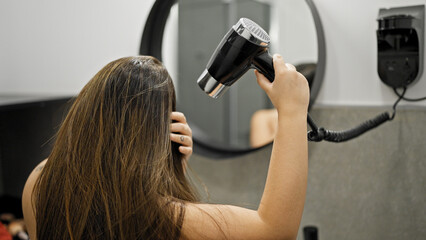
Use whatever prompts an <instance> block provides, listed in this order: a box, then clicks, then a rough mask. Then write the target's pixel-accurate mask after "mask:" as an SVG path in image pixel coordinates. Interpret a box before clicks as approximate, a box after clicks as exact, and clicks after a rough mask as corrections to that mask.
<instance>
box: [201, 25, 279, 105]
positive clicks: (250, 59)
mask: <svg viewBox="0 0 426 240" xmlns="http://www.w3.org/2000/svg"><path fill="white" fill-rule="evenodd" d="M269 42H270V37H269V35H268V34H267V33H266V32H265V30H263V29H262V28H261V27H260V26H259V25H257V24H256V23H255V22H253V21H251V20H250V19H248V18H241V19H240V20H239V21H238V22H237V24H235V25H234V26H233V27H232V28H231V29H230V30H229V31H228V33H227V34H226V35H225V37H224V38H223V39H222V41H221V42H220V43H219V46H218V47H217V48H216V50H215V51H214V53H213V55H212V57H211V58H210V61H209V62H208V64H207V67H206V69H205V70H204V72H203V73H202V74H201V76H200V77H199V78H198V81H197V82H198V85H199V86H200V87H201V89H203V91H204V92H206V93H207V94H208V95H209V96H211V97H213V98H218V97H220V96H222V95H223V93H225V91H226V90H227V89H228V88H229V87H230V86H231V85H232V84H233V83H234V82H236V81H237V80H238V79H239V78H240V77H241V76H242V75H243V74H244V73H246V72H247V71H248V70H249V69H251V68H255V69H257V70H259V72H261V73H262V74H263V75H265V76H266V77H267V78H268V79H269V81H271V82H272V81H274V77H275V76H274V67H273V63H272V56H271V55H269V51H268V48H269Z"/></svg>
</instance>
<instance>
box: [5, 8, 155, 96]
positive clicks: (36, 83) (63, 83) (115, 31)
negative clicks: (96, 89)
mask: <svg viewBox="0 0 426 240" xmlns="http://www.w3.org/2000/svg"><path fill="white" fill-rule="evenodd" d="M153 2H154V0H125V1H113V0H90V1H87V0H72V1H58V0H38V1H31V0H13V1H1V2H0V94H46V93H47V94H53V95H57V94H76V93H78V92H79V91H80V89H81V88H82V87H83V86H84V85H85V84H86V83H87V82H88V81H89V80H90V78H91V77H92V76H93V75H94V74H95V73H96V72H97V71H99V70H100V69H101V68H102V67H103V66H104V65H105V64H107V63H108V62H110V61H112V60H114V59H116V58H119V57H124V56H130V55H137V54H138V51H139V44H140V39H141V36H142V30H143V27H144V23H145V20H146V18H147V16H148V13H149V10H150V9H151V7H152V4H153Z"/></svg>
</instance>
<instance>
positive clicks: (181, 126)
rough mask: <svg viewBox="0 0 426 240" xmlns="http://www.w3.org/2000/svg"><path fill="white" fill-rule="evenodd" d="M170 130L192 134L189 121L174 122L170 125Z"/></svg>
mask: <svg viewBox="0 0 426 240" xmlns="http://www.w3.org/2000/svg"><path fill="white" fill-rule="evenodd" d="M170 132H174V133H181V134H184V135H188V136H192V130H191V128H190V127H189V126H188V124H187V123H179V122H176V123H172V124H171V125H170Z"/></svg>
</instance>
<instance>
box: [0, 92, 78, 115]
mask: <svg viewBox="0 0 426 240" xmlns="http://www.w3.org/2000/svg"><path fill="white" fill-rule="evenodd" d="M72 97H73V96H71V95H47V94H46V95H27V94H0V111H4V110H10V109H17V108H25V107H30V106H33V105H39V104H44V103H46V102H50V101H58V100H61V101H63V100H66V99H71V98H72Z"/></svg>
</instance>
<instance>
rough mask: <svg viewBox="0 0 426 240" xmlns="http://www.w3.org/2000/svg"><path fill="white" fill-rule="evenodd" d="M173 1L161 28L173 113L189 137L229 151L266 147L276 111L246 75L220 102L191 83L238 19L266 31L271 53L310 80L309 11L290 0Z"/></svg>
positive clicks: (313, 48) (313, 53)
mask: <svg viewBox="0 0 426 240" xmlns="http://www.w3.org/2000/svg"><path fill="white" fill-rule="evenodd" d="M178 2H179V4H176V5H175V6H174V7H173V8H172V10H171V12H170V15H169V19H168V22H167V24H166V28H165V32H164V37H163V61H164V64H165V65H166V67H167V69H168V70H169V72H170V75H171V76H172V78H173V80H174V83H175V87H176V91H177V103H178V106H177V107H178V110H179V111H182V112H184V113H185V115H186V116H187V118H188V120H189V121H190V125H191V128H192V129H193V131H194V138H197V139H200V140H202V141H204V142H206V143H208V144H211V145H214V146H216V147H220V148H232V149H247V148H252V147H260V146H263V145H265V144H268V143H270V142H271V141H272V139H273V137H274V129H275V123H276V113H275V110H274V109H273V105H272V104H271V103H270V101H269V99H268V97H267V96H266V94H265V93H264V91H263V90H262V89H261V88H260V87H259V86H258V85H257V82H256V78H255V76H254V74H253V73H252V71H249V72H248V73H247V74H245V75H244V76H243V79H241V80H239V81H238V82H236V83H235V84H234V85H233V86H232V87H231V88H230V89H229V91H228V92H227V93H225V95H224V96H222V97H221V98H220V99H212V98H210V97H208V96H207V95H206V94H205V93H204V92H202V91H201V90H200V88H199V87H198V85H197V84H196V80H197V78H198V76H199V75H200V74H201V72H202V71H203V70H204V69H205V67H206V65H207V62H208V61H209V59H210V56H211V55H212V53H213V52H214V50H215V48H216V47H217V45H218V43H219V42H220V40H221V39H222V38H223V36H224V35H225V33H226V32H227V31H228V30H229V29H230V28H231V27H232V25H234V24H235V23H236V22H237V21H238V19H239V18H241V17H246V18H249V19H251V20H253V21H254V22H256V23H258V24H259V25H260V26H262V28H263V29H265V31H267V32H268V33H269V35H270V37H271V39H272V41H271V49H270V52H271V54H273V53H280V54H281V55H283V57H284V59H285V60H286V61H287V62H289V63H291V64H293V65H295V66H296V67H297V69H298V70H299V71H300V72H301V73H302V74H304V75H305V77H306V78H307V79H308V81H309V80H311V81H312V79H313V76H314V74H315V66H316V62H317V39H316V32H315V25H314V20H313V18H312V16H311V12H310V10H309V7H308V6H307V4H306V3H305V2H304V1H296V0H268V1H254V0H230V1H223V0H203V1H200V0H179V1H178ZM176 40H177V41H176Z"/></svg>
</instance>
